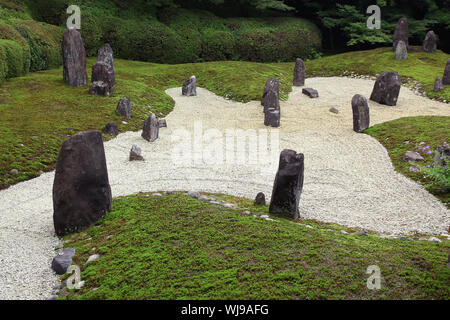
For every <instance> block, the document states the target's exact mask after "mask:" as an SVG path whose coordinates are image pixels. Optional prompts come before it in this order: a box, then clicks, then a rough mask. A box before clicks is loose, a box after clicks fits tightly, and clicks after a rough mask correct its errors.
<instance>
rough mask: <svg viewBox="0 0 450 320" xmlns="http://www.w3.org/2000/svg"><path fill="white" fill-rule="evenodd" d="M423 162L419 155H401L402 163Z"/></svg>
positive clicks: (408, 153)
mask: <svg viewBox="0 0 450 320" xmlns="http://www.w3.org/2000/svg"><path fill="white" fill-rule="evenodd" d="M423 160H425V159H424V158H423V157H422V156H421V155H420V154H419V153H417V152H414V151H408V152H406V153H405V154H404V155H403V161H405V162H408V161H423Z"/></svg>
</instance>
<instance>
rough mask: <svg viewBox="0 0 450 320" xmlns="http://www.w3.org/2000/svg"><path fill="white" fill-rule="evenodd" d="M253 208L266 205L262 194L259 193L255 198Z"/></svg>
mask: <svg viewBox="0 0 450 320" xmlns="http://www.w3.org/2000/svg"><path fill="white" fill-rule="evenodd" d="M253 203H254V205H255V206H265V205H266V196H265V195H264V193H262V192H259V193H258V194H257V195H256V197H255V201H254V202H253Z"/></svg>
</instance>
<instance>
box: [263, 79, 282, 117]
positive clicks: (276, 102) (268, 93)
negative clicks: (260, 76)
mask: <svg viewBox="0 0 450 320" xmlns="http://www.w3.org/2000/svg"><path fill="white" fill-rule="evenodd" d="M261 105H262V106H264V112H266V111H267V110H268V109H275V110H280V82H279V81H278V80H277V79H275V78H272V77H270V78H269V79H267V81H266V85H265V86H264V92H263V95H262V98H261Z"/></svg>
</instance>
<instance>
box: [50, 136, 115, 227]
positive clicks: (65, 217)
mask: <svg viewBox="0 0 450 320" xmlns="http://www.w3.org/2000/svg"><path fill="white" fill-rule="evenodd" d="M111 205H112V198H111V187H110V185H109V179H108V170H107V167H106V158H105V149H104V147H103V140H102V134H101V132H100V131H86V132H82V133H79V134H76V135H74V136H72V137H71V138H69V139H68V140H66V141H64V143H63V145H62V147H61V151H60V152H59V157H58V162H57V164H56V172H55V180H54V183H53V210H54V211H53V221H54V225H55V231H56V234H57V235H58V236H63V235H66V234H68V233H71V232H75V231H78V230H80V229H83V228H86V227H88V226H90V225H92V224H93V223H95V222H96V221H97V220H98V219H100V218H102V217H103V216H104V215H105V214H106V213H107V212H109V211H110V210H111Z"/></svg>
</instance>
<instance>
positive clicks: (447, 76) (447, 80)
mask: <svg viewBox="0 0 450 320" xmlns="http://www.w3.org/2000/svg"><path fill="white" fill-rule="evenodd" d="M442 84H443V85H448V84H450V59H448V60H447V64H446V65H445V69H444V76H443V77H442Z"/></svg>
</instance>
